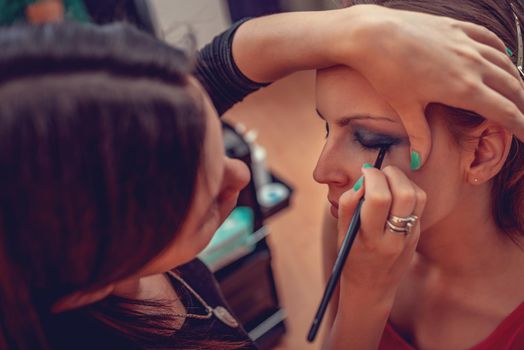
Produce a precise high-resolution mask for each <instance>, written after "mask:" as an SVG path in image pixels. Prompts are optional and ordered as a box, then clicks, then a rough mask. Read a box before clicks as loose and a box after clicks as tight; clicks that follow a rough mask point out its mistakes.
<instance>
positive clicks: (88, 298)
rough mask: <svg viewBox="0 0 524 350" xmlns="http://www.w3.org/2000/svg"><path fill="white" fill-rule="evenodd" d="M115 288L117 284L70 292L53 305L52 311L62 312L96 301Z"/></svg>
mask: <svg viewBox="0 0 524 350" xmlns="http://www.w3.org/2000/svg"><path fill="white" fill-rule="evenodd" d="M114 289H115V286H114V285H113V284H110V285H108V286H107V287H104V288H102V289H97V290H95V291H92V292H75V293H73V294H69V295H67V296H65V297H63V298H62V299H60V300H58V301H57V302H56V303H55V304H54V305H53V306H52V307H51V312H53V313H60V312H64V311H69V310H73V309H77V308H79V307H82V306H85V305H89V304H92V303H95V302H97V301H100V300H102V299H104V298H105V297H107V296H108V295H109V294H111V293H112V292H113V290H114Z"/></svg>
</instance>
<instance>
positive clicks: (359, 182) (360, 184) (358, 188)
mask: <svg viewBox="0 0 524 350" xmlns="http://www.w3.org/2000/svg"><path fill="white" fill-rule="evenodd" d="M363 183H364V176H361V177H360V179H358V180H357V182H355V186H353V191H355V192H357V191H358V190H360V188H361V187H362V184H363Z"/></svg>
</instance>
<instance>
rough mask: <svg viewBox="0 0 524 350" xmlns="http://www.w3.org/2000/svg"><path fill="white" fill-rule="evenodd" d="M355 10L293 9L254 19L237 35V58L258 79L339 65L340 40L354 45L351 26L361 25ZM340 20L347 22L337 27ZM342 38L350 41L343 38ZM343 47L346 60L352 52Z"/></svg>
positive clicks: (238, 64)
mask: <svg viewBox="0 0 524 350" xmlns="http://www.w3.org/2000/svg"><path fill="white" fill-rule="evenodd" d="M355 9H357V8H356V7H355V8H350V9H344V10H333V11H317V12H292V13H282V14H276V15H272V16H267V17H260V18H256V19H252V20H250V21H248V22H246V23H244V24H242V25H241V26H240V28H239V29H238V31H237V33H236V34H235V39H234V41H233V57H234V60H235V62H236V64H237V66H238V67H239V68H240V70H241V71H242V72H243V73H244V74H245V75H246V76H247V77H249V78H250V79H252V80H254V81H258V82H272V81H275V80H278V79H280V78H282V77H284V76H286V75H288V74H291V73H293V72H296V71H299V70H305V69H318V68H323V67H329V66H332V65H336V64H340V62H339V60H338V58H337V55H338V54H337V53H336V51H339V50H340V48H339V47H337V42H338V46H341V45H346V46H347V45H351V42H352V40H350V39H348V37H350V36H351V35H352V29H351V28H355V30H356V29H357V27H358V25H357V24H356V23H355V26H352V25H351V23H354V22H355V21H356V19H357V18H358V17H359V16H358V14H357V13H356V12H358V11H356V10H355ZM341 21H343V22H344V23H346V24H347V25H345V26H340V25H338V26H337V24H340V23H341ZM330 23H332V24H330ZM337 28H344V32H343V33H338V32H337ZM348 28H349V29H348ZM342 37H343V38H345V39H348V40H340V39H341V38H342ZM344 50H345V54H346V57H344V58H345V59H346V60H347V59H348V57H347V55H351V53H350V50H347V49H346V48H344Z"/></svg>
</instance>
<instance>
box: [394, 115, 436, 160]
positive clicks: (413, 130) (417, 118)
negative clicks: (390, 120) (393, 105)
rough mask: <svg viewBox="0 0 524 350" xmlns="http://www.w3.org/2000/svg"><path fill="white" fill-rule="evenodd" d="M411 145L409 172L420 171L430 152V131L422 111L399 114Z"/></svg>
mask: <svg viewBox="0 0 524 350" xmlns="http://www.w3.org/2000/svg"><path fill="white" fill-rule="evenodd" d="M399 115H400V119H401V120H402V123H403V124H404V128H405V129H406V132H407V134H408V136H409V142H410V144H411V154H410V156H411V170H418V169H420V168H421V167H422V166H423V165H424V163H425V162H426V160H427V159H428V156H429V153H430V151H431V130H430V129H429V125H428V122H427V120H426V116H425V113H424V109H416V110H412V111H406V112H404V113H399Z"/></svg>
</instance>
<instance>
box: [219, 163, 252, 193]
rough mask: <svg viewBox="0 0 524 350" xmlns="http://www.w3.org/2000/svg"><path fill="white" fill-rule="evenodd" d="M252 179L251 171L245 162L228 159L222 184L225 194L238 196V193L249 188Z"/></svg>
mask: <svg viewBox="0 0 524 350" xmlns="http://www.w3.org/2000/svg"><path fill="white" fill-rule="evenodd" d="M250 178H251V175H250V173H249V169H248V167H247V165H246V164H244V162H242V161H240V160H238V159H232V158H229V157H226V159H225V168H224V180H223V184H222V192H223V193H229V194H234V195H236V194H238V192H240V191H241V190H242V189H243V188H244V187H246V186H247V184H248V183H249V180H250Z"/></svg>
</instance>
